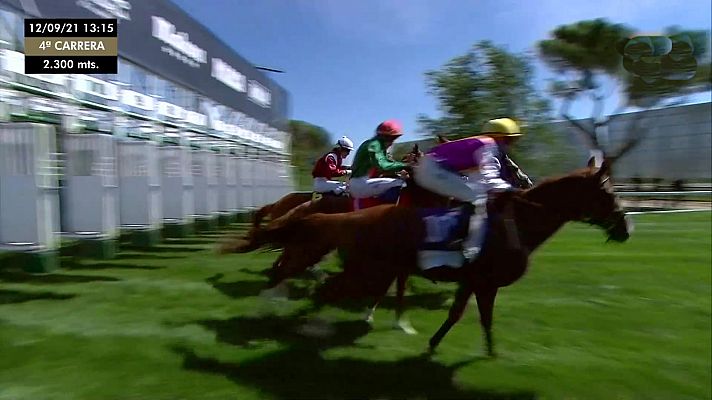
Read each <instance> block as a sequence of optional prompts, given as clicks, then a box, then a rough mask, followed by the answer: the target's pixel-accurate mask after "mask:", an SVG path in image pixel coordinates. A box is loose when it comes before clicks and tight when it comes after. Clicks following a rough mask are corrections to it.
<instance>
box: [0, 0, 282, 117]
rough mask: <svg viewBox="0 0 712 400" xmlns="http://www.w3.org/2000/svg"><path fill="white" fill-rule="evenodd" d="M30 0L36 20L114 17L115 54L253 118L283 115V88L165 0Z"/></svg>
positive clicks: (3, 0) (5, 0)
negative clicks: (116, 43) (115, 33)
mask: <svg viewBox="0 0 712 400" xmlns="http://www.w3.org/2000/svg"><path fill="white" fill-rule="evenodd" d="M0 2H10V3H12V4H13V5H15V4H14V3H17V2H16V1H14V0H0ZM33 2H34V4H36V6H37V7H36V8H37V10H39V14H40V15H38V17H41V18H96V17H102V18H116V19H117V20H118V22H119V26H118V29H119V34H118V37H119V38H120V40H119V41H118V47H119V48H118V52H119V55H120V56H122V57H124V58H126V59H128V60H130V61H131V62H133V63H136V64H137V65H139V66H141V67H142V68H145V69H147V70H149V71H151V72H152V73H155V74H157V75H159V76H162V77H165V78H167V79H169V80H171V81H174V82H176V83H178V84H181V85H182V86H185V87H187V88H189V89H191V90H193V91H195V92H197V93H200V94H202V95H204V96H206V97H208V98H211V99H213V100H214V101H216V102H218V103H220V104H224V105H225V106H228V107H230V108H232V109H234V110H239V111H240V112H243V113H245V114H247V115H249V116H251V117H252V118H255V119H257V120H259V121H262V122H265V123H268V124H271V125H274V124H276V123H281V122H283V121H284V120H286V119H287V115H286V114H287V106H286V102H287V93H286V91H285V90H284V89H283V88H281V87H280V86H279V85H277V84H276V83H275V82H273V81H272V80H271V79H269V78H268V77H267V76H266V75H265V74H264V73H263V72H262V71H260V70H257V69H256V68H254V66H253V65H252V64H251V63H250V62H248V61H247V60H245V59H243V58H242V57H240V56H239V55H238V54H236V53H235V52H234V50H232V49H231V48H230V47H229V46H227V45H226V44H225V43H223V42H222V41H221V40H220V39H218V38H216V37H215V36H214V35H213V34H212V33H211V32H210V31H209V30H208V29H206V28H205V27H203V26H202V25H201V24H199V23H198V22H197V21H195V20H194V19H193V18H191V17H190V16H189V15H188V14H186V13H185V12H184V11H183V10H181V9H180V8H179V7H177V6H176V5H175V4H173V3H172V2H171V1H169V0H151V1H146V0H65V1H57V0H34V1H33ZM19 4H20V6H21V5H22V4H24V3H23V2H19Z"/></svg>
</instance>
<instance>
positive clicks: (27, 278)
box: [0, 270, 120, 284]
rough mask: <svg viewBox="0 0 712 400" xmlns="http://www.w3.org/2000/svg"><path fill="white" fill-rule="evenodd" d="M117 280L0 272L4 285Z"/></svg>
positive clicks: (96, 276) (88, 276)
mask: <svg viewBox="0 0 712 400" xmlns="http://www.w3.org/2000/svg"><path fill="white" fill-rule="evenodd" d="M118 281H120V279H119V278H114V277H110V276H98V275H71V274H42V275H36V274H28V273H26V272H21V271H10V270H0V282H6V283H33V284H46V283H52V284H54V283H88V282H118Z"/></svg>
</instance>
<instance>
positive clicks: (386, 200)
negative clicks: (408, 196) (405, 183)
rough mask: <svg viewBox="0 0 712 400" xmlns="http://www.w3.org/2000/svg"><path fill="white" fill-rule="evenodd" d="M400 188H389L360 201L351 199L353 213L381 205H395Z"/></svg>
mask: <svg viewBox="0 0 712 400" xmlns="http://www.w3.org/2000/svg"><path fill="white" fill-rule="evenodd" d="M400 193H401V188H398V187H396V188H391V189H388V190H386V191H385V192H384V193H383V194H381V195H380V196H376V197H365V198H362V199H352V200H353V201H352V208H353V211H356V210H363V209H365V208H370V207H375V206H379V205H381V204H396V203H398V199H399V198H400Z"/></svg>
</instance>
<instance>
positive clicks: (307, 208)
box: [218, 148, 452, 334]
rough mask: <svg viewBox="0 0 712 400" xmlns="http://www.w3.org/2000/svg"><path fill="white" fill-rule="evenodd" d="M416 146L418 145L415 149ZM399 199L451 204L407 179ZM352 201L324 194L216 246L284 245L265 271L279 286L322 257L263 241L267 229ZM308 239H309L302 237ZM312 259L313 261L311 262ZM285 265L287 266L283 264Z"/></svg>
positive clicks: (236, 249) (339, 209) (400, 287)
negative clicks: (308, 256) (303, 253)
mask: <svg viewBox="0 0 712 400" xmlns="http://www.w3.org/2000/svg"><path fill="white" fill-rule="evenodd" d="M416 149H417V148H416ZM401 199H404V200H405V201H404V202H401V203H400V204H399V205H400V206H403V207H411V206H412V207H446V206H449V205H450V204H452V200H451V199H447V198H444V197H442V196H440V195H437V194H434V193H432V192H430V191H427V190H425V189H423V188H421V187H420V186H418V185H417V184H416V183H415V181H413V180H412V179H408V180H407V181H406V187H405V188H403V189H402V191H401ZM351 211H352V204H351V199H350V198H348V197H343V196H324V197H322V198H319V199H317V200H313V201H309V202H306V203H303V204H301V205H299V206H297V207H295V208H294V209H293V210H291V211H289V212H288V213H287V214H285V215H283V216H281V217H279V218H277V219H275V220H273V221H271V222H270V223H269V224H267V225H265V226H264V227H256V228H253V229H252V230H250V232H249V233H248V234H247V235H243V236H238V237H234V238H232V239H228V240H225V241H223V242H222V243H221V244H220V245H219V248H218V253H220V254H225V253H247V252H251V251H255V250H258V249H260V248H261V247H269V248H272V249H278V248H283V251H282V253H281V254H280V255H279V257H278V258H277V259H276V260H275V261H274V262H273V263H272V268H271V269H270V270H269V272H268V276H269V281H268V283H267V287H266V289H267V290H272V289H274V288H277V287H279V286H281V284H282V283H283V282H284V281H285V280H286V279H290V278H293V277H296V276H298V275H300V274H302V273H304V272H305V271H307V270H308V269H310V268H313V267H314V266H315V265H316V264H317V263H318V262H319V261H320V260H321V258H322V257H319V258H318V259H311V258H306V259H305V258H303V257H302V247H303V243H302V241H301V240H296V241H289V240H288V241H280V240H273V241H271V242H269V243H267V242H265V241H264V238H265V237H270V232H273V231H279V230H280V229H282V227H284V226H288V225H289V224H291V223H292V222H293V221H298V220H301V219H303V218H304V217H306V216H308V215H312V214H320V215H326V214H337V213H351ZM314 234H315V235H321V233H319V232H315V233H314ZM303 239H305V240H307V241H309V238H303ZM333 250H336V246H331V245H329V244H326V246H325V247H323V248H320V250H319V252H320V253H321V254H323V255H326V254H327V253H330V252H331V251H333ZM293 260H301V261H300V262H294V261H293ZM312 261H313V262H312ZM284 265H287V267H283V266H284ZM406 278H407V277H406V276H401V277H400V278H399V279H397V282H396V297H397V299H399V301H398V304H402V299H403V296H404V294H405V285H406ZM386 294H387V289H386V290H385V291H384V292H383V293H382V294H381V295H379V296H376V298H375V302H374V303H373V305H372V306H371V307H370V308H369V310H368V312H367V314H366V317H365V319H366V321H368V322H369V323H372V322H373V315H374V312H375V310H376V307H377V306H378V305H379V304H380V302H381V300H382V299H383V297H385V295H386ZM401 311H402V308H397V309H396V320H395V325H396V327H397V328H399V329H402V330H403V331H404V332H406V333H409V334H414V333H416V332H415V330H414V329H413V328H412V327H411V326H410V323H409V322H408V321H407V320H405V319H403V318H402V312H401Z"/></svg>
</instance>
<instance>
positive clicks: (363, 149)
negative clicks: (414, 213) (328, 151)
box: [349, 120, 408, 199]
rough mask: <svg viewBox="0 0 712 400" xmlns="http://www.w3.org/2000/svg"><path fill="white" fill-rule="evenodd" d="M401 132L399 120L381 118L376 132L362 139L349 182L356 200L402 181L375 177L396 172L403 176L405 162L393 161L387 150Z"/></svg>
mask: <svg viewBox="0 0 712 400" xmlns="http://www.w3.org/2000/svg"><path fill="white" fill-rule="evenodd" d="M402 134H403V130H402V128H401V125H400V123H399V122H398V121H396V120H388V121H384V122H382V123H381V124H379V125H378V127H377V128H376V135H375V136H374V137H372V138H371V139H368V140H367V141H365V142H363V144H361V146H360V147H359V148H358V150H356V155H355V156H354V162H353V165H352V168H353V172H352V174H351V180H350V182H349V186H350V188H349V190H350V192H351V196H352V197H354V198H357V199H361V198H366V197H375V196H379V195H381V194H383V193H385V192H386V191H387V190H389V189H391V188H394V187H402V186H403V185H404V184H405V181H403V179H398V178H377V176H379V175H380V174H383V173H397V174H398V175H399V176H401V177H402V176H404V173H405V171H404V169H405V168H406V167H408V164H406V163H402V162H399V161H394V160H392V159H391V158H390V157H389V154H388V149H389V148H390V147H391V145H393V142H394V141H395V140H396V139H398V137H400V136H401V135H402Z"/></svg>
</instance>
